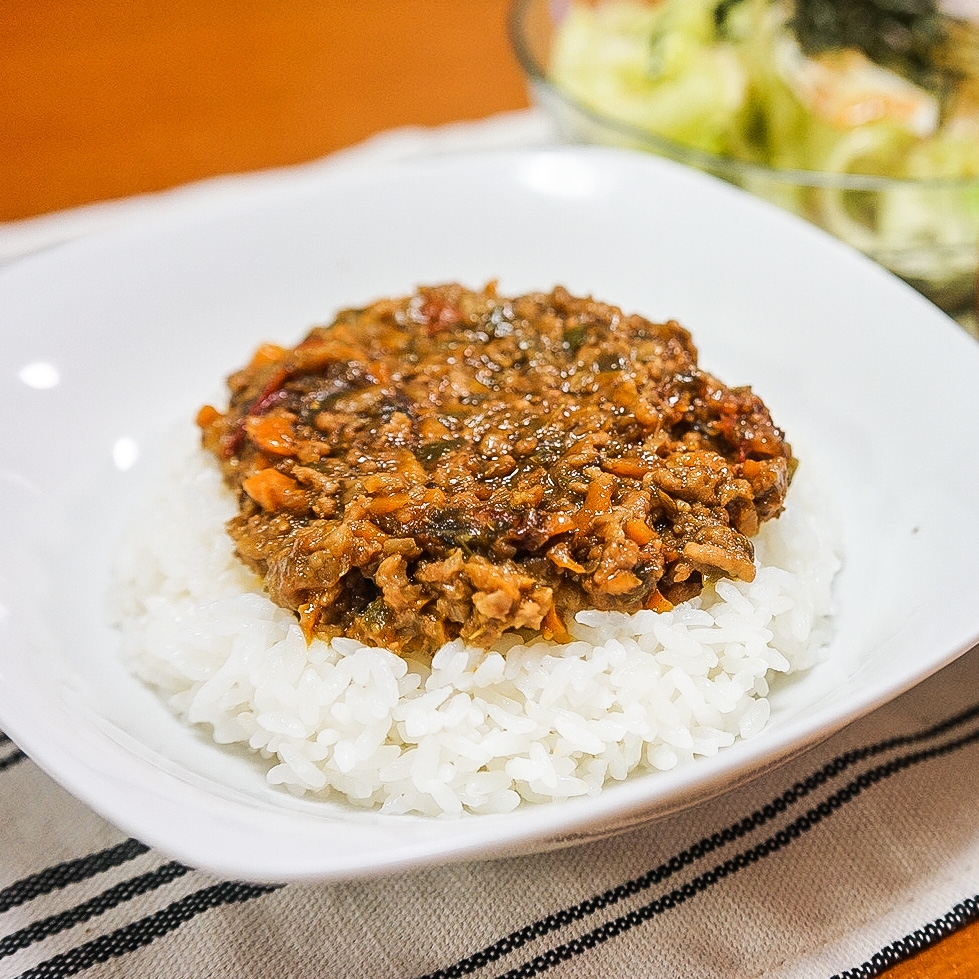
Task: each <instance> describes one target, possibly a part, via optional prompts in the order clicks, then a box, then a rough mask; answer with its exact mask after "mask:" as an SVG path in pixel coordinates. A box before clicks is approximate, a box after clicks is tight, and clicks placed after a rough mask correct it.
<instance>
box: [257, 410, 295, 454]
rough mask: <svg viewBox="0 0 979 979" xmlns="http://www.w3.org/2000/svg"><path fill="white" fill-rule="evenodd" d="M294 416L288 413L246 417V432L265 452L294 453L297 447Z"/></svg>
mask: <svg viewBox="0 0 979 979" xmlns="http://www.w3.org/2000/svg"><path fill="white" fill-rule="evenodd" d="M292 423H293V417H292V416H291V415H287V414H276V413H274V412H273V413H272V414H268V415H257V416H252V417H250V418H246V419H245V434H246V435H247V436H248V438H249V439H250V440H251V441H252V442H253V443H254V444H255V445H257V446H258V447H259V448H260V449H262V450H263V451H264V452H268V453H270V454H271V455H274V456H289V455H292V454H293V452H294V451H295V448H296V439H295V432H294V431H293V427H292Z"/></svg>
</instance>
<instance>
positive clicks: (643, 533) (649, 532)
mask: <svg viewBox="0 0 979 979" xmlns="http://www.w3.org/2000/svg"><path fill="white" fill-rule="evenodd" d="M622 529H623V530H624V531H625V535H626V537H628V538H629V540H631V541H635V542H636V543H637V544H638V545H639V546H640V547H642V546H644V545H646V544H648V543H649V542H650V541H651V540H655V538H656V533H655V531H654V530H653V529H652V527H650V526H649V524H648V523H646V521H645V520H640V519H638V518H633V519H632V520H627V521H626V522H625V524H624V525H623V528H622Z"/></svg>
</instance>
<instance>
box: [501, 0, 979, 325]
mask: <svg viewBox="0 0 979 979" xmlns="http://www.w3.org/2000/svg"><path fill="white" fill-rule="evenodd" d="M569 6H570V4H569V0H514V3H513V5H512V7H511V10H510V21H509V30H510V38H511V43H512V45H513V49H514V51H515V54H516V57H517V59H518V61H519V63H520V65H521V66H522V68H523V70H524V72H525V74H526V77H527V81H528V86H529V89H530V94H531V97H532V99H533V100H534V102H535V103H536V104H537V105H539V106H540V107H541V108H542V109H543V110H544V111H545V112H546V113H547V114H548V115H549V116H550V117H551V118H552V119H553V121H554V123H555V125H556V127H557V130H558V133H559V135H560V136H561V137H562V138H564V139H567V140H569V141H572V142H585V143H597V144H604V145H612V146H620V147H628V148H631V149H637V150H643V151H646V152H650V153H655V154H657V155H659V156H664V157H667V158H669V159H671V160H676V161H678V162H680V163H683V164H686V165H689V166H693V167H696V168H697V169H699V170H703V171H705V172H707V173H710V174H713V175H714V176H717V177H720V178H722V179H724V180H727V181H729V182H730V183H732V184H736V185H737V186H739V187H743V188H744V189H746V190H748V191H751V192H752V193H754V194H757V195H758V196H760V197H763V198H765V199H767V200H769V201H772V202H774V203H776V204H779V205H781V206H783V207H785V208H787V209H788V210H790V211H792V212H794V213H796V214H798V215H800V216H801V217H803V218H806V219H807V220H808V221H811V222H812V223H813V224H815V225H818V226H819V227H821V228H824V229H825V230H827V231H829V232H830V233H831V234H834V235H836V236H837V237H839V238H841V239H843V240H845V241H847V242H849V243H850V244H851V245H853V246H855V247H856V248H858V249H859V250H860V251H862V252H864V253H865V254H866V255H869V256H870V257H871V258H873V259H874V260H875V261H877V262H879V263H880V264H881V265H883V266H885V267H886V268H888V269H890V270H891V271H892V272H894V273H896V274H897V275H898V276H900V277H901V278H902V279H904V280H905V281H907V282H908V283H910V284H911V285H912V286H914V287H915V288H916V289H918V290H919V291H920V292H922V293H924V295H926V296H927V297H928V298H929V299H931V300H932V301H933V302H934V303H935V304H936V305H938V306H940V307H941V308H942V309H944V310H945V311H946V312H948V313H949V314H951V315H952V316H955V317H956V318H958V319H959V320H960V321H961V322H963V323H964V325H966V326H967V328H969V329H970V330H972V331H975V329H976V326H975V315H976V277H977V276H976V272H977V266H979V179H974V178H968V179H935V180H916V179H915V180H912V179H896V178H885V177H878V176H870V175H861V174H848V173H829V172H812V171H804V170H788V169H786V170H780V169H775V168H772V167H768V166H764V165H759V164H755V163H749V162H746V161H742V160H738V159H734V158H733V157H729V156H721V155H718V154H714V153H709V152H703V151H701V150H698V149H694V148H691V147H687V146H683V145H680V144H678V143H676V142H673V141H671V140H669V139H665V138H662V137H660V136H657V135H656V134H654V133H651V132H648V131H645V130H642V129H639V128H637V127H635V126H633V125H630V124H629V123H627V122H623V121H620V120H617V119H614V118H612V117H610V116H607V115H603V114H602V113H600V112H598V111H596V110H595V109H593V108H591V107H589V106H587V105H584V104H582V103H581V102H580V101H579V100H578V99H576V98H575V97H574V96H573V95H571V94H570V93H569V92H567V91H566V90H564V89H562V88H561V87H560V86H559V85H558V84H556V83H555V81H554V79H553V77H552V76H551V74H550V72H549V68H548V66H549V64H550V62H551V50H552V45H553V43H554V39H555V36H556V34H557V31H558V29H559V27H560V25H561V21H562V19H563V18H564V17H565V16H567V13H568V10H569ZM885 201H887V203H889V204H891V205H892V208H891V210H893V205H898V206H900V207H901V209H902V213H904V214H911V215H914V219H912V220H910V221H906V222H905V221H902V225H901V227H900V228H894V227H893V226H889V225H888V221H887V219H886V214H887V212H888V208H885V207H884V206H883V204H884V203H885ZM936 229H937V231H938V233H936Z"/></svg>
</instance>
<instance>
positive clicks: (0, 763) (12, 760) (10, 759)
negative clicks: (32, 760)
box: [0, 738, 27, 772]
mask: <svg viewBox="0 0 979 979" xmlns="http://www.w3.org/2000/svg"><path fill="white" fill-rule="evenodd" d="M7 741H8V743H10V739H9V738H8V739H7ZM26 758H27V755H25V754H24V752H23V751H21V750H20V748H14V750H13V751H11V752H10V754H9V755H4V756H3V758H0V772H2V771H5V770H6V769H8V768H12V767H13V766H14V765H16V764H17V763H18V762H21V761H24V760H25V759H26Z"/></svg>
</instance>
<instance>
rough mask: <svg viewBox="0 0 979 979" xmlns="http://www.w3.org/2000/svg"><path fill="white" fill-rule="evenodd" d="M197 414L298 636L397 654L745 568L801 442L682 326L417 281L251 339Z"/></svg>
mask: <svg viewBox="0 0 979 979" xmlns="http://www.w3.org/2000/svg"><path fill="white" fill-rule="evenodd" d="M228 383H229V388H230V401H229V405H228V408H227V410H226V411H224V412H221V411H218V410H217V409H215V408H213V407H210V406H206V407H204V408H202V409H201V411H200V413H199V415H198V424H199V425H200V427H201V430H202V439H203V444H204V446H205V448H206V449H208V450H209V451H210V452H212V453H213V454H214V455H215V456H216V458H217V459H218V460H219V462H220V464H221V466H222V468H223V472H224V475H225V478H226V481H227V483H228V484H229V486H230V487H231V488H232V489H233V490H234V491H235V493H236V494H237V498H238V501H239V513H238V515H237V516H236V517H235V518H234V519H232V520H231V521H230V523H229V527H228V529H229V531H230V533H231V536H232V538H233V539H234V541H235V545H236V547H237V551H238V554H239V555H240V557H241V558H242V560H244V561H245V562H246V563H247V564H248V565H249V566H250V567H252V568H253V569H254V570H255V571H256V572H258V574H260V575H261V576H262V578H263V579H264V582H265V585H266V587H267V589H268V591H269V594H270V595H271V596H272V598H273V599H274V600H275V601H276V602H278V603H279V604H281V605H283V606H284V607H287V608H290V609H293V610H294V611H295V612H296V614H297V616H298V617H299V620H300V621H301V623H302V625H303V627H304V629H305V630H306V632H307V635H310V636H311V635H314V634H315V635H322V636H324V637H329V636H334V635H341V634H342V635H346V636H351V637H354V638H356V639H359V640H361V641H363V642H365V643H369V644H373V645H383V646H387V647H389V648H390V649H393V650H395V651H397V652H399V653H401V654H403V655H407V656H422V657H425V656H430V655H431V654H432V653H433V652H434V651H435V650H436V649H437V648H438V647H439V646H440V645H442V644H443V643H444V642H446V641H448V640H451V639H455V638H457V637H461V638H463V639H464V640H466V641H467V642H469V643H471V644H475V645H480V646H484V647H485V646H489V645H490V644H491V643H493V642H494V641H495V640H496V639H498V638H499V637H500V636H501V635H502V634H503V633H504V632H506V631H507V630H531V631H532V632H535V633H540V634H543V635H544V636H547V637H551V638H555V639H558V640H562V639H565V638H567V633H566V631H565V623H566V622H567V621H568V617H569V616H571V615H573V614H574V613H575V612H576V611H578V610H579V609H581V608H583V607H590V608H598V609H618V610H622V611H634V610H637V609H640V608H643V607H647V608H655V609H664V608H668V607H669V606H670V605H671V604H672V603H676V602H678V601H682V600H684V599H687V598H689V597H691V596H693V595H696V594H698V593H699V592H700V591H701V589H702V588H703V586H704V583H705V581H707V580H709V579H710V578H712V577H717V576H730V577H735V578H742V579H745V580H750V579H751V578H752V577H753V575H754V565H753V548H752V545H751V541H750V539H749V538H750V537H751V535H753V534H754V533H755V532H756V531H757V529H758V526H759V524H760V523H761V522H762V521H764V520H767V519H770V518H772V517H776V516H777V515H778V514H779V513H780V512H781V509H782V505H783V501H784V498H785V493H786V490H787V488H788V483H789V479H790V476H791V472H792V469H793V466H794V460H793V458H792V453H791V450H790V447H789V445H788V444H787V443H786V441H785V439H784V438H783V435H782V433H781V431H779V429H777V428H776V427H775V425H774V424H773V422H772V419H771V417H770V415H769V412H768V410H767V409H766V408H765V406H764V404H762V402H761V401H760V400H759V399H758V398H757V397H756V396H755V395H754V394H753V393H752V392H751V390H750V389H749V388H747V387H738V388H727V387H725V386H724V385H723V384H721V383H720V382H719V381H718V380H717V379H716V378H714V377H712V376H711V375H710V374H708V373H706V372H704V371H702V370H701V369H700V368H699V367H698V366H697V354H696V350H695V348H694V346H693V344H692V342H691V339H690V335H689V334H688V333H687V331H686V330H684V329H683V328H682V327H681V326H680V325H679V324H677V323H675V322H672V321H671V322H666V323H652V322H650V321H648V320H646V319H644V318H643V317H641V316H638V315H634V314H633V315H627V314H625V313H623V312H622V310H620V309H618V308H617V307H615V306H610V305H607V304H605V303H602V302H598V301H596V300H593V299H589V298H575V297H573V296H571V295H569V294H568V292H567V291H566V290H564V289H562V288H556V289H554V291H553V292H551V293H549V294H545V293H535V294H531V295H526V296H520V297H518V298H512V299H507V298H503V297H501V296H498V295H497V293H496V289H495V286H494V285H493V284H490V285H488V286H487V287H485V288H484V289H482V290H480V291H470V290H467V289H465V288H463V287H462V286H460V285H456V284H451V285H441V286H434V287H426V288H419V289H418V290H417V291H416V292H415V293H414V294H413V295H410V296H407V297H404V298H400V299H385V300H382V301H379V302H376V303H374V304H372V305H370V306H368V307H366V308H364V309H350V310H346V311H344V312H342V313H340V314H339V315H338V316H337V318H336V319H335V321H334V322H333V323H332V324H330V325H329V326H324V327H318V328H316V329H314V330H312V331H311V332H310V333H309V335H308V336H307V337H306V338H305V339H304V340H303V341H302V342H301V343H300V344H299V345H298V346H296V347H295V348H293V349H285V348H282V347H278V346H273V345H266V346H263V347H261V348H260V349H259V350H258V351H257V352H256V353H255V355H254V357H253V358H252V361H251V362H250V363H249V364H248V366H247V367H245V368H244V369H242V370H240V371H238V372H237V373H235V374H233V375H231V377H230V378H229V381H228Z"/></svg>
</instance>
